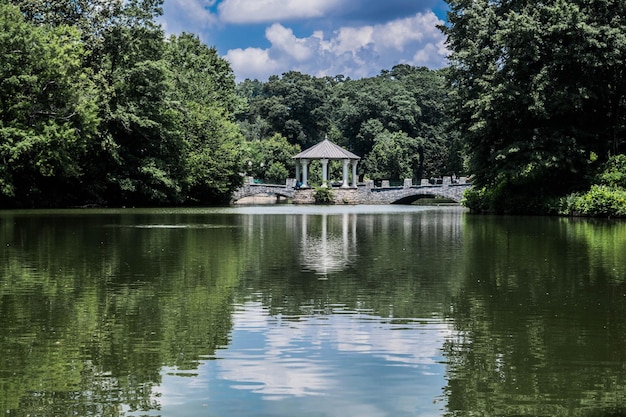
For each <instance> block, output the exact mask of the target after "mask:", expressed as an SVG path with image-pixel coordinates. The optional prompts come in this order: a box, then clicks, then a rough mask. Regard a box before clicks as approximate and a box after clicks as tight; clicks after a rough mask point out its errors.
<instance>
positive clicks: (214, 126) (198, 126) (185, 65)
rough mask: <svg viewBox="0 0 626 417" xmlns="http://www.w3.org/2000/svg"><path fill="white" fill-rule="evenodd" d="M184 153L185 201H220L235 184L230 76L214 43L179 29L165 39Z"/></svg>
mask: <svg viewBox="0 0 626 417" xmlns="http://www.w3.org/2000/svg"><path fill="white" fill-rule="evenodd" d="M165 56H166V60H167V63H168V68H170V69H171V70H172V77H173V80H174V82H173V83H174V92H173V97H174V99H175V102H176V106H177V108H178V109H179V115H180V120H179V125H180V130H181V133H180V134H181V139H182V145H181V146H182V148H181V152H182V155H184V158H183V162H182V169H183V171H184V177H183V178H182V184H181V185H182V187H183V192H184V195H185V199H186V201H187V202H189V203H197V202H213V203H215V202H224V201H227V200H228V198H229V196H230V193H231V192H232V191H233V190H234V189H235V188H236V187H238V186H240V185H241V181H242V177H241V175H240V173H241V172H242V169H243V165H242V158H243V150H242V143H243V137H242V136H241V134H240V132H239V130H238V128H237V126H236V124H235V123H234V120H233V111H234V109H235V106H236V104H237V102H238V100H237V98H236V96H235V77H234V74H233V72H232V69H231V68H230V65H229V64H228V62H227V61H226V60H224V59H223V58H220V57H219V56H218V54H217V50H216V49H215V48H209V47H207V46H206V45H204V44H203V43H202V42H200V40H199V39H198V37H197V36H194V35H190V34H184V33H183V34H181V35H180V36H172V37H170V38H169V40H168V42H167V51H166V54H165Z"/></svg>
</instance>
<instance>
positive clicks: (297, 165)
mask: <svg viewBox="0 0 626 417" xmlns="http://www.w3.org/2000/svg"><path fill="white" fill-rule="evenodd" d="M298 181H300V161H296V184H297V183H298Z"/></svg>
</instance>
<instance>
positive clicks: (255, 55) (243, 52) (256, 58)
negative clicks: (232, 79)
mask: <svg viewBox="0 0 626 417" xmlns="http://www.w3.org/2000/svg"><path fill="white" fill-rule="evenodd" d="M225 58H226V59H227V60H228V61H229V62H230V64H231V66H232V67H233V70H234V71H235V74H237V77H238V78H241V79H245V78H263V77H264V75H265V74H267V75H268V76H269V75H271V74H275V73H276V71H279V70H280V68H281V63H280V62H278V61H275V60H273V59H272V58H271V57H270V53H269V50H267V49H261V48H246V49H241V48H237V49H231V50H230V51H228V53H227V54H226V57H225ZM265 78H267V77H265Z"/></svg>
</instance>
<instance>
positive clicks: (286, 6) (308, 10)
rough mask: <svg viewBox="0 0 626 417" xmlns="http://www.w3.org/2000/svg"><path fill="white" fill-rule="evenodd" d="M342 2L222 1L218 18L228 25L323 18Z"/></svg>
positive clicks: (317, 0)
mask: <svg viewBox="0 0 626 417" xmlns="http://www.w3.org/2000/svg"><path fill="white" fill-rule="evenodd" d="M341 3H342V0H306V1H303V0H224V1H223V2H222V3H221V4H220V5H219V13H220V18H221V19H222V20H223V21H224V22H228V23H261V22H278V21H283V20H293V19H310V18H319V17H322V16H324V15H325V14H326V13H327V12H329V11H330V10H333V9H337V8H338V7H339V6H340V5H341Z"/></svg>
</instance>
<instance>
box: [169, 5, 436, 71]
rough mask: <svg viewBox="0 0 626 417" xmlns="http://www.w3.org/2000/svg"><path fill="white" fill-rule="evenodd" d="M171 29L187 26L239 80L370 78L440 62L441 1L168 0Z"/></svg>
mask: <svg viewBox="0 0 626 417" xmlns="http://www.w3.org/2000/svg"><path fill="white" fill-rule="evenodd" d="M163 8H164V15H163V17H162V20H161V23H162V25H163V27H164V29H165V31H166V32H167V33H168V34H178V33H180V32H183V31H184V32H191V33H195V34H197V35H198V36H199V37H200V39H201V40H202V41H203V42H205V43H206V44H207V45H209V46H215V47H216V48H217V50H218V52H219V54H220V55H221V56H223V57H225V58H226V59H228V60H229V61H230V63H231V65H232V67H233V70H234V71H235V75H236V76H237V81H243V80H244V79H246V78H250V79H254V78H256V79H259V80H260V81H267V78H268V77H269V76H270V75H274V74H276V75H280V74H282V73H284V72H287V71H290V70H295V71H300V72H303V73H306V74H311V75H314V76H324V75H331V76H334V75H339V74H342V75H345V76H348V77H351V78H361V77H369V76H373V75H376V74H379V73H380V71H381V70H382V69H391V67H393V66H394V65H396V64H401V63H402V64H410V65H416V66H427V67H429V68H433V69H434V68H440V67H442V66H444V65H445V64H446V53H447V52H446V49H445V46H444V37H443V35H442V34H441V32H440V31H439V30H438V29H437V28H436V25H438V24H442V23H443V19H445V16H446V10H447V5H446V3H445V2H444V1H443V0H165V4H164V7H163Z"/></svg>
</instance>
